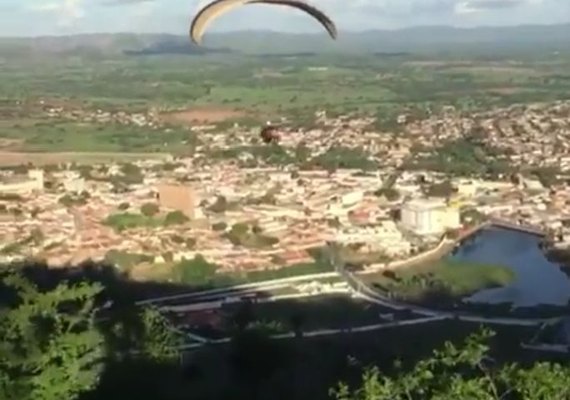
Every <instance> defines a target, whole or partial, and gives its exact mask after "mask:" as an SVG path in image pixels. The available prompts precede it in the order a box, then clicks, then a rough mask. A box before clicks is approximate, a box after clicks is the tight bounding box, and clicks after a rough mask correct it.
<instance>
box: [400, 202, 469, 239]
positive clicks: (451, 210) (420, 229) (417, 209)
mask: <svg viewBox="0 0 570 400" xmlns="http://www.w3.org/2000/svg"><path fill="white" fill-rule="evenodd" d="M401 211H402V225H403V226H404V228H406V229H409V230H411V231H413V232H414V233H417V234H419V235H435V234H441V233H443V232H445V231H446V230H447V229H456V228H459V227H460V226H461V222H460V219H459V209H458V208H457V207H450V206H448V205H447V204H446V203H445V201H444V200H441V199H416V200H412V201H409V202H407V203H406V204H404V205H403V206H402V210H401Z"/></svg>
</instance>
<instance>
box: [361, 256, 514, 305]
mask: <svg viewBox="0 0 570 400" xmlns="http://www.w3.org/2000/svg"><path fill="white" fill-rule="evenodd" d="M514 277H515V275H514V272H512V271H511V270H510V269H509V268H507V267H503V266H499V265H488V264H477V263H467V262H457V261H447V260H441V261H438V262H436V263H433V264H429V265H421V266H417V267H412V268H402V269H401V270H397V271H385V272H384V273H382V274H376V275H374V276H365V280H366V281H368V282H370V283H372V284H373V285H374V286H375V287H377V288H378V289H380V290H382V291H385V292H387V293H388V294H389V295H390V296H392V297H394V298H397V299H400V300H405V301H411V302H419V303H430V304H448V303H454V302H456V301H457V300H459V299H461V298H463V297H465V296H468V295H470V294H473V293H475V292H478V291H479V290H482V289H487V288H491V287H500V286H506V285H508V284H509V283H511V282H512V281H513V279H514Z"/></svg>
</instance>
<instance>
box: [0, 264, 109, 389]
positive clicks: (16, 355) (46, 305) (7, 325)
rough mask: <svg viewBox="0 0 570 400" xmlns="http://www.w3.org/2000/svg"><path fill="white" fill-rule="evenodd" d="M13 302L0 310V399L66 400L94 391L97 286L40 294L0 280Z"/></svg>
mask: <svg viewBox="0 0 570 400" xmlns="http://www.w3.org/2000/svg"><path fill="white" fill-rule="evenodd" d="M3 283H4V285H6V286H7V287H8V288H10V289H11V290H13V291H14V292H15V294H16V297H17V301H16V302H15V303H14V305H13V306H12V307H10V308H3V309H1V310H0V335H1V337H2V345H1V346H0V398H1V399H6V400H28V399H29V400H69V399H74V398H76V397H77V396H78V395H79V394H81V393H82V392H85V391H88V390H90V389H92V388H93V387H94V385H95V384H96V382H97V379H98V377H99V374H100V372H101V365H102V364H101V360H102V357H103V337H102V335H101V334H100V333H99V331H98V330H97V329H96V328H95V317H94V308H93V301H94V298H95V296H96V295H97V294H98V293H99V292H100V291H101V290H102V288H101V287H100V286H98V285H90V284H87V283H81V284H79V285H75V286H68V285H67V284H60V285H59V286H57V287H56V288H55V289H54V290H51V291H46V292H42V291H40V290H39V289H38V288H37V287H36V286H35V285H34V284H33V283H32V282H30V281H29V280H27V279H26V278H24V277H23V276H21V275H18V274H12V275H9V276H7V277H6V278H4V280H3Z"/></svg>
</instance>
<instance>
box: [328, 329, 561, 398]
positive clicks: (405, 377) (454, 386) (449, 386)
mask: <svg viewBox="0 0 570 400" xmlns="http://www.w3.org/2000/svg"><path fill="white" fill-rule="evenodd" d="M492 336H493V334H492V333H491V332H490V331H486V330H481V331H480V332H478V333H476V334H474V335H472V336H470V337H468V338H467V340H466V341H465V343H464V345H463V346H462V347H456V346H455V345H453V344H451V343H449V342H448V343H446V344H445V346H444V348H443V350H437V351H435V352H434V354H433V356H432V357H431V358H428V359H425V360H422V361H420V362H418V363H417V364H416V365H415V366H414V367H413V368H412V369H411V370H409V371H402V369H401V368H399V367H400V366H399V365H396V367H397V369H398V372H397V373H396V374H395V375H391V376H387V375H381V374H380V371H379V370H378V369H377V368H372V369H368V370H366V371H365V372H364V374H363V377H362V385H361V387H359V388H357V389H355V390H351V389H350V388H349V387H348V385H346V384H345V383H341V384H340V385H339V386H338V387H337V388H335V389H333V390H332V391H331V394H333V396H334V397H335V398H336V399H337V400H447V399H458V400H463V399H469V400H502V399H506V400H509V399H513V400H514V399H517V400H519V399H520V400H535V399H542V400H546V399H548V400H565V399H568V398H569V397H568V396H569V395H570V371H569V370H568V368H567V367H562V366H559V365H556V364H549V363H539V364H535V365H534V366H532V367H530V368H523V367H521V366H520V365H517V364H507V365H502V366H496V365H493V364H495V363H493V362H492V361H493V360H491V359H490V358H489V354H488V352H489V347H488V345H487V342H488V340H489V339H490V338H491V337H492Z"/></svg>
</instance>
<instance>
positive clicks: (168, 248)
mask: <svg viewBox="0 0 570 400" xmlns="http://www.w3.org/2000/svg"><path fill="white" fill-rule="evenodd" d="M41 105H42V107H43V109H44V110H45V112H46V113H47V114H48V115H49V116H53V115H54V113H55V111H54V108H53V107H51V106H45V104H43V101H42V103H41ZM58 110H59V111H58V112H59V113H60V114H58V115H59V117H61V109H58ZM78 115H85V117H84V118H87V119H93V118H97V115H101V112H100V111H97V112H95V114H93V115H91V114H89V113H83V114H80V113H77V112H76V113H71V114H70V115H69V116H68V117H74V118H77V116H78ZM120 115H121V117H120V120H121V121H127V123H135V124H144V123H149V124H151V125H153V126H156V125H159V123H157V122H145V121H147V120H146V119H145V118H144V117H141V115H142V114H137V115H135V116H134V117H132V118H129V117H128V115H126V114H124V113H123V114H120ZM153 115H154V114H153ZM569 115H570V102H556V103H548V104H532V105H529V106H516V107H510V108H507V109H499V110H495V111H493V112H486V113H482V114H474V115H462V114H461V113H458V112H456V111H455V110H454V109H453V108H452V107H448V108H447V109H446V110H445V112H444V113H443V114H441V115H432V116H428V117H427V118H425V119H414V118H412V117H411V116H410V115H407V114H402V115H401V116H400V117H398V121H397V122H398V127H397V132H380V131H376V130H374V129H373V123H374V119H373V118H356V117H351V116H350V115H345V116H340V117H336V118H334V117H327V115H326V112H324V111H321V112H318V113H316V115H315V124H316V125H317V127H315V128H312V129H310V130H303V129H295V130H293V129H288V128H287V125H286V122H285V123H282V125H283V126H284V127H283V128H282V132H281V140H280V143H279V145H268V146H267V147H266V148H265V149H263V148H262V147H261V146H260V145H259V144H257V147H254V146H253V145H252V143H253V144H255V143H258V140H259V139H258V134H259V129H258V128H257V129H256V128H248V127H241V126H240V125H239V124H237V123H236V124H234V126H233V127H231V128H230V132H229V134H228V133H227V132H224V133H216V132H212V131H211V129H210V130H209V128H208V127H207V126H205V127H201V128H200V126H198V130H199V132H200V142H199V144H198V145H197V147H196V148H195V152H194V154H193V155H192V156H187V157H173V156H170V157H168V158H167V159H166V160H140V161H135V162H131V163H112V164H105V165H102V164H99V165H97V164H96V165H81V164H69V163H67V164H63V165H61V164H60V165H49V166H44V167H42V168H38V167H35V166H29V165H21V166H18V167H16V168H9V169H5V171H3V172H2V184H1V185H0V210H1V215H0V232H1V237H0V243H2V244H3V247H2V249H0V257H1V258H0V261H1V262H4V263H10V262H15V261H21V260H25V259H35V260H43V261H45V262H46V263H47V264H48V265H50V266H54V267H57V266H64V265H79V264H81V263H83V262H86V261H95V262H102V261H111V262H117V260H118V259H120V258H121V259H123V260H124V259H128V260H129V262H128V264H129V271H128V272H129V274H130V276H132V277H133V278H135V279H136V278H137V277H138V278H140V279H145V278H148V279H156V278H157V277H159V276H160V277H168V278H169V279H171V276H169V274H168V270H169V268H171V267H172V266H173V265H174V264H176V263H178V262H180V261H182V260H192V259H194V258H195V257H196V256H198V255H200V256H201V257H203V258H204V259H205V260H206V261H207V262H209V263H211V264H215V265H217V266H219V269H218V272H234V273H236V272H237V273H240V272H243V271H253V270H274V269H281V268H287V267H290V266H295V265H302V264H310V263H312V262H313V261H314V257H313V256H312V255H311V251H310V250H311V249H316V248H321V247H323V246H325V244H326V243H329V242H331V241H334V242H336V243H339V244H340V245H342V246H343V247H346V248H350V249H351V250H352V251H351V254H352V256H353V257H352V258H353V259H355V260H357V261H358V263H359V264H360V265H364V266H374V265H376V266H377V265H379V264H382V263H385V262H388V261H392V260H402V259H406V258H409V257H411V256H413V255H415V254H418V253H421V252H423V251H426V250H429V249H430V248H433V247H435V246H436V245H437V243H439V240H440V237H441V235H442V234H444V233H446V232H451V231H457V230H461V229H464V228H468V227H469V226H472V225H473V224H475V223H478V222H480V221H481V218H482V217H483V216H484V217H485V218H500V219H502V220H506V221H511V222H513V223H515V224H522V225H530V226H537V227H540V228H541V229H543V230H544V231H547V232H550V233H552V234H553V235H554V236H555V238H556V242H557V244H558V246H563V245H564V243H565V240H569V239H568V238H569V233H570V227H569V224H568V223H567V222H566V221H567V219H568V216H569V215H570V209H569V208H568V205H567V199H568V198H569V196H570V192H569V191H568V189H567V186H566V185H565V184H564V179H566V174H567V171H565V170H566V166H567V165H568V163H570V151H569V147H568V139H569V138H570V122H569V119H568V116H569ZM155 118H158V117H155ZM104 119H105V120H111V119H112V118H111V117H110V116H105V117H104ZM151 120H152V119H151ZM129 121H130V122H129ZM193 130H196V128H195V127H194V128H193ZM466 138H467V140H473V138H475V139H476V140H480V146H481V148H491V149H492V150H493V151H494V152H495V153H494V156H493V159H492V160H490V157H489V156H487V155H486V154H485V153H484V151H481V153H482V154H476V155H475V156H476V157H479V158H478V159H477V160H476V161H480V164H485V163H486V162H487V161H489V162H492V163H497V162H501V163H502V164H504V165H506V167H502V168H499V169H496V170H495V171H483V173H478V172H480V169H479V170H477V169H475V170H474V171H467V173H465V174H460V173H457V174H455V175H453V174H450V173H448V172H446V171H445V170H442V169H441V168H440V169H438V168H434V169H430V168H429V166H430V158H431V159H433V157H434V155H435V156H436V157H437V156H445V154H443V151H442V150H441V148H442V146H446V144H447V143H457V142H458V141H461V140H466ZM240 146H242V147H240ZM248 146H249V147H248ZM485 146H487V147H485ZM236 148H237V149H241V150H240V151H237V152H236V151H235V149H236ZM259 148H262V150H263V151H264V152H265V153H264V154H262V157H260V156H259V154H256V152H255V151H253V150H252V149H259ZM335 149H336V150H337V151H338V149H341V150H344V151H350V149H357V150H358V151H360V152H361V153H362V154H359V155H358V156H356V157H355V158H358V160H357V162H354V163H352V164H354V165H351V163H350V159H349V157H345V158H343V159H342V160H340V162H339V161H338V160H336V159H334V155H333V157H329V159H330V158H332V159H333V162H332V163H329V164H327V165H324V166H323V165H322V164H319V163H318V162H311V160H315V159H316V160H318V159H323V155H325V156H326V155H327V153H330V152H334V151H335ZM347 149H348V150H347ZM478 150H480V148H479V149H478ZM227 152H229V153H230V154H229V155H228V154H226V153H227ZM300 153H302V154H301V156H300V155H299V154H300ZM220 154H221V155H225V156H226V157H218V156H219V155H220ZM273 156H274V157H276V158H279V157H280V158H282V159H284V160H285V161H283V162H282V164H281V165H276V164H275V162H272V160H271V157H273ZM300 157H301V158H302V161H304V162H305V163H306V164H308V167H306V168H305V167H304V166H303V165H300V164H302V162H297V160H300ZM337 157H338V155H337ZM450 157H451V156H450ZM306 160H309V161H308V162H307V161H306ZM426 160H427V163H426ZM446 162H448V163H454V160H453V159H451V158H450V159H449V160H444V161H443V163H444V164H445V163H446ZM345 164H348V165H345ZM455 167H458V165H455ZM554 167H556V169H555V170H553V171H551V169H552V168H554ZM533 168H534V169H533ZM545 171H546V172H545ZM117 254H122V255H123V257H117V256H116V255H117ZM112 255H115V257H112ZM127 256H130V257H127ZM133 260H134V261H133ZM119 264H120V263H119ZM117 267H118V268H125V266H124V265H122V266H121V265H117ZM157 271H160V272H157Z"/></svg>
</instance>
